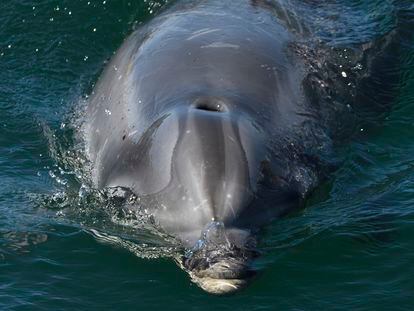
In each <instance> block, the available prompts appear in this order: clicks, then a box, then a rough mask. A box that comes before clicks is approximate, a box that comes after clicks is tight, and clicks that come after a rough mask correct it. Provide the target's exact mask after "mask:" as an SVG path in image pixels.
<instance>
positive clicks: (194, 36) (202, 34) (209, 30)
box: [186, 28, 220, 41]
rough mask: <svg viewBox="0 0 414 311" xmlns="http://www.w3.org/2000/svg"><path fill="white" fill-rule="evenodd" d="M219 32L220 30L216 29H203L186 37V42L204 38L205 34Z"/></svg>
mask: <svg viewBox="0 0 414 311" xmlns="http://www.w3.org/2000/svg"><path fill="white" fill-rule="evenodd" d="M217 31H220V29H218V28H214V29H210V28H204V29H200V30H198V31H195V32H193V33H192V35H191V36H190V37H188V38H187V39H186V40H187V41H190V40H193V39H194V38H197V37H200V36H204V35H206V34H209V33H212V32H217Z"/></svg>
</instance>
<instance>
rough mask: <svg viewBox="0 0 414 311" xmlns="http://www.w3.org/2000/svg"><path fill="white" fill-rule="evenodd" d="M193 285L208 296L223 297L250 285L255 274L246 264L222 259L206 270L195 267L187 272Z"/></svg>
mask: <svg viewBox="0 0 414 311" xmlns="http://www.w3.org/2000/svg"><path fill="white" fill-rule="evenodd" d="M189 274H190V277H191V279H192V281H193V282H194V283H196V284H197V285H198V286H200V287H201V288H202V289H203V290H205V291H206V292H208V293H210V294H216V295H225V294H231V293H234V292H236V291H238V290H240V289H242V288H244V287H245V286H247V285H248V284H249V283H250V279H251V278H252V277H253V276H254V275H255V272H254V271H253V270H252V269H250V268H249V266H248V265H247V263H243V262H237V263H235V262H234V261H229V260H228V259H223V260H221V261H218V262H216V263H214V264H211V265H210V266H209V267H208V268H206V269H200V267H196V268H195V269H193V270H190V271H189Z"/></svg>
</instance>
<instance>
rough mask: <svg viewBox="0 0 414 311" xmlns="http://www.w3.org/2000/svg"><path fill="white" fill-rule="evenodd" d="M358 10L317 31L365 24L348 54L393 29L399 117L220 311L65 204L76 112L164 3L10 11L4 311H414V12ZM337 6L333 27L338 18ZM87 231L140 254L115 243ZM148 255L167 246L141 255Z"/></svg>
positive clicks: (0, 238) (7, 5)
mask: <svg viewBox="0 0 414 311" xmlns="http://www.w3.org/2000/svg"><path fill="white" fill-rule="evenodd" d="M338 2H342V3H345V4H346V3H347V1H345V0H343V1H338ZM348 2H349V4H350V8H351V9H349V10H345V11H343V12H342V13H343V14H344V15H341V16H339V17H338V16H336V17H335V18H332V19H329V18H325V19H324V18H322V19H321V20H320V21H319V20H318V22H319V23H320V27H321V28H322V29H323V23H328V21H329V23H330V24H329V27H328V28H327V29H333V28H332V27H333V26H332V25H335V23H342V24H341V25H346V24H347V22H348V21H352V19H353V18H354V19H355V18H357V19H358V20H359V21H360V24H359V26H358V27H355V28H352V30H353V31H354V32H355V33H353V32H352V31H351V32H350V35H349V37H348V41H349V40H352V38H353V36H354V35H358V34H360V35H361V36H365V35H366V36H369V35H372V32H375V31H380V29H379V28H376V27H372V25H373V24H372V23H371V22H370V21H372V20H374V21H379V23H380V24H381V22H383V23H384V24H385V25H386V24H387V23H388V19H392V18H393V17H395V16H397V19H398V24H399V27H400V29H401V41H400V42H401V43H400V45H401V46H400V48H401V53H399V54H398V55H397V56H396V57H398V62H399V64H400V66H399V68H400V69H399V70H400V76H401V81H400V82H399V85H398V92H397V95H396V98H395V103H394V104H393V109H392V111H391V113H390V114H389V115H388V116H387V117H386V118H385V120H383V121H382V122H381V124H377V125H378V126H376V130H375V131H372V132H371V133H368V131H366V132H364V131H362V132H361V133H360V134H359V137H358V139H355V140H353V142H352V143H351V144H350V145H349V147H348V148H346V150H345V151H344V152H345V153H346V160H345V163H344V164H343V166H342V167H341V168H340V169H339V170H338V171H337V172H335V174H334V176H332V178H331V180H330V181H329V182H327V183H326V184H324V185H322V186H321V188H320V189H318V191H316V193H315V194H314V195H313V196H312V197H311V198H310V199H309V201H308V203H307V206H306V209H304V210H303V211H301V212H299V213H296V214H294V215H291V216H289V217H286V218H284V219H280V220H278V221H276V222H274V223H273V224H272V225H271V226H269V227H267V228H265V230H264V232H263V238H262V241H261V245H260V248H261V250H262V251H263V255H262V256H261V257H260V258H259V259H258V261H257V262H256V264H255V265H256V267H257V268H259V269H260V274H259V276H258V277H257V279H256V280H255V281H254V282H253V283H252V285H251V286H250V287H248V288H247V289H245V290H243V291H241V292H239V293H237V294H235V295H233V296H229V297H215V296H211V295H208V294H206V293H204V292H203V291H202V290H200V289H199V288H198V287H197V286H195V285H194V284H192V283H191V282H190V280H189V277H188V276H187V275H186V273H185V272H183V271H181V270H180V269H179V268H178V267H177V265H176V264H175V263H174V262H173V260H172V259H171V258H168V255H169V254H170V253H171V250H170V249H169V248H168V246H166V245H161V244H162V243H161V244H160V243H158V248H157V246H156V245H157V243H156V242H155V241H153V240H152V238H150V237H147V236H146V235H145V233H140V234H137V235H134V234H133V233H131V231H133V230H131V229H125V228H124V229H120V228H119V226H116V225H111V224H110V222H108V221H107V220H105V221H103V220H102V217H101V216H100V214H99V212H96V211H93V209H94V208H96V206H97V205H98V204H97V203H96V202H93V203H90V204H88V200H86V199H79V200H76V199H71V200H69V199H68V197H77V196H78V193H81V192H82V191H80V188H81V187H82V174H81V173H82V168H81V166H82V161H81V159H76V158H77V156H76V155H75V156H74V155H73V154H72V155H71V156H67V155H66V156H65V154H64V152H63V151H62V150H76V148H75V145H76V139H75V137H76V126H71V124H72V122H71V120H72V119H74V117H73V116H74V115H76V111H77V110H78V109H80V108H79V106H80V105H79V102H82V100H83V99H85V97H86V94H88V93H89V92H90V90H91V88H92V86H93V83H94V82H95V81H96V79H97V77H98V76H99V73H100V72H101V70H102V69H103V67H104V65H105V61H106V60H107V59H108V58H109V57H110V56H111V55H112V53H113V52H114V51H116V49H117V47H118V46H119V45H120V43H121V42H122V41H123V39H124V38H125V37H126V36H127V35H128V34H129V33H131V31H132V30H133V29H134V28H136V27H138V26H139V23H140V22H143V21H146V20H148V19H151V18H152V16H153V15H154V13H155V12H156V11H157V10H158V9H159V8H160V7H161V6H162V5H163V4H164V3H158V2H154V1H132V0H129V1H128V0H107V1H93V0H90V1H87V0H70V1H69V0H60V1H58V0H38V1H27V0H2V1H1V3H0V72H1V75H0V310H114V309H116V310H148V309H152V310H159V309H167V310H182V309H194V310H222V309H223V310H224V309H233V310H234V309H237V310H239V309H240V310H412V309H413V308H414V265H413V262H414V42H413V41H412V40H413V36H412V35H411V32H413V31H414V28H413V27H414V23H413V20H414V5H413V4H412V2H411V1H410V0H408V1H388V2H386V1H368V0H365V1H362V0H361V1H348ZM291 3H295V2H294V1H292V2H291ZM327 3H328V4H330V5H328V6H327V7H325V9H324V8H323V7H320V8H318V10H319V13H320V14H321V16H325V17H326V16H327V15H329V10H327V9H326V8H329V7H334V4H335V2H333V1H327ZM351 4H352V5H351ZM390 5H395V6H396V7H397V8H398V10H397V11H398V12H397V13H398V14H397V13H395V12H390V11H388V9H387V8H388V6H390ZM315 10H316V9H315ZM319 13H318V14H319ZM346 14H348V16H347V15H346ZM395 14H396V15H395ZM344 21H345V22H344ZM350 23H351V22H350ZM364 23H366V25H365V26H364ZM368 23H370V24H369V25H368ZM351 24H352V23H351ZM368 26H370V27H368ZM364 31H366V33H364ZM329 34H331V33H328V34H327V36H328V37H329ZM378 91H380V90H378ZM80 157H81V155H80ZM74 159H75V160H74ZM77 175H79V176H77ZM81 190H82V189H81ZM81 197H82V195H81ZM90 228H100V229H105V228H106V229H107V230H106V231H107V232H110V233H111V234H112V235H114V236H118V237H119V238H120V240H121V241H123V240H125V241H130V243H127V244H125V243H112V244H110V243H103V242H102V239H97V238H96V237H95V236H93V235H92V234H91V233H90V232H89V230H88V229H90ZM128 230H129V231H128ZM103 231H105V230H103ZM131 241H132V242H131ZM142 241H144V242H145V244H144V243H141V242H142ZM148 241H150V242H151V243H153V244H154V245H155V246H154V247H153V248H148V247H147V248H145V245H147V244H148ZM134 245H135V246H136V247H134ZM166 248H167V249H168V250H169V251H168V250H167V251H166V250H165V249H166ZM143 257H160V258H152V259H148V258H143Z"/></svg>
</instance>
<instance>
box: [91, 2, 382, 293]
mask: <svg viewBox="0 0 414 311" xmlns="http://www.w3.org/2000/svg"><path fill="white" fill-rule="evenodd" d="M281 8H283V7H281V5H280V4H279V2H277V1H274V2H271V1H247V0H243V1H239V2H238V3H237V5H235V4H234V3H233V2H232V1H215V0H211V1H183V2H179V3H178V4H174V5H170V6H168V8H167V9H166V10H165V11H163V12H162V13H161V14H159V15H158V16H156V17H155V18H153V19H152V20H151V21H149V22H148V23H146V24H144V25H142V26H140V27H139V28H138V29H137V30H136V31H134V32H133V33H132V34H131V35H130V36H129V37H128V38H127V39H126V40H125V41H124V43H123V44H122V46H121V47H120V48H119V50H118V51H117V52H116V54H115V55H114V56H113V58H112V59H111V61H110V62H109V64H108V65H107V66H106V68H105V70H104V72H103V73H102V75H101V77H100V79H99V80H98V82H97V84H96V86H95V88H94V90H93V92H92V95H91V96H90V99H89V102H88V107H87V112H86V126H85V136H86V149H87V154H88V157H89V160H90V162H91V167H92V180H93V183H94V185H95V186H96V187H97V188H99V189H102V188H111V187H123V188H126V189H129V190H130V191H132V192H133V193H134V194H135V195H136V196H137V197H138V198H139V199H140V205H139V206H138V205H137V206H135V207H131V208H136V209H139V208H141V207H142V206H145V209H146V210H147V211H148V213H150V214H151V215H152V216H153V219H154V221H155V223H156V225H157V226H158V227H159V228H161V229H162V230H163V231H164V232H166V233H168V234H169V235H172V236H174V237H175V238H177V239H178V240H179V241H180V242H181V243H182V245H183V246H184V247H185V248H186V249H187V252H186V253H185V255H184V256H183V257H182V259H180V265H181V266H182V267H183V268H184V269H185V270H186V271H188V272H189V274H190V276H191V278H192V280H193V281H194V282H196V283H197V284H198V285H199V286H200V287H201V288H203V289H204V290H206V291H207V292H210V293H215V294H225V293H231V292H234V291H236V290H238V289H240V288H242V287H244V286H245V285H246V284H247V283H248V282H249V280H250V279H251V278H252V277H253V276H254V274H255V272H254V269H253V268H252V265H251V263H252V260H253V259H254V258H255V257H256V256H257V255H258V252H257V250H256V244H257V234H258V231H259V230H260V228H262V227H263V226H264V225H265V224H268V223H269V222H271V221H272V220H274V219H276V218H279V217H281V216H283V215H285V214H287V213H289V212H291V211H293V210H295V209H297V208H300V207H301V206H303V203H304V200H305V199H306V197H307V196H308V195H309V193H311V192H312V190H314V189H315V187H316V186H317V185H318V184H320V182H321V181H322V180H324V178H326V176H328V175H329V173H330V172H331V170H332V167H333V166H335V153H334V142H333V141H334V140H335V137H337V136H340V135H341V134H343V133H345V132H346V133H348V132H347V131H348V130H349V129H352V128H353V126H354V125H353V120H354V112H353V109H352V107H351V106H352V105H353V104H354V102H355V98H356V97H355V96H354V94H353V92H354V90H353V89H352V88H351V87H350V86H349V85H351V84H352V85H353V84H356V83H357V82H358V79H362V77H363V76H364V73H366V71H364V70H361V72H360V73H355V72H353V71H352V70H351V69H349V68H351V66H354V65H355V64H357V63H359V62H361V63H362V64H363V65H365V64H368V63H372V62H370V61H368V58H367V55H368V52H367V51H369V50H371V49H370V46H365V47H364V48H354V49H349V50H348V52H343V50H341V51H342V53H345V54H346V53H348V54H346V55H348V56H349V57H348V62H347V63H346V64H345V63H344V67H342V66H341V68H339V67H337V68H336V69H335V70H334V69H332V66H331V65H332V63H330V60H332V59H333V58H334V57H332V56H331V55H332V54H334V55H335V57H336V56H337V55H338V53H339V52H337V50H335V48H332V47H326V48H321V45H320V44H318V42H317V41H316V40H309V39H308V37H309V36H311V34H312V32H311V30H310V29H308V28H307V27H306V26H305V25H302V24H301V22H300V20H299V18H297V17H294V15H289V14H287V13H286V12H288V11H286V10H281ZM305 39H306V40H305ZM376 51H377V53H379V52H378V49H376ZM347 66H348V67H347ZM346 68H348V69H346ZM344 124H345V125H344Z"/></svg>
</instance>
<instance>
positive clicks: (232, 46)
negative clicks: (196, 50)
mask: <svg viewBox="0 0 414 311" xmlns="http://www.w3.org/2000/svg"><path fill="white" fill-rule="evenodd" d="M201 48H202V49H206V48H230V49H239V48H240V46H239V45H237V44H231V43H225V42H213V43H210V44H208V45H202V46H201Z"/></svg>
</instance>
